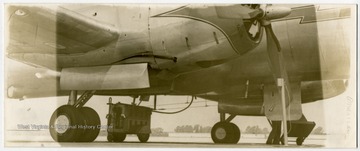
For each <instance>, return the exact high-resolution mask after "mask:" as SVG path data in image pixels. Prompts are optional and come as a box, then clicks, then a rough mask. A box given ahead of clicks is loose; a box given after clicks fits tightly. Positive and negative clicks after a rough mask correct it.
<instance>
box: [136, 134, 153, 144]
mask: <svg viewBox="0 0 360 151" xmlns="http://www.w3.org/2000/svg"><path fill="white" fill-rule="evenodd" d="M137 137H138V139H139V141H140V142H142V143H146V142H147V141H148V140H149V138H150V134H147V133H140V134H137Z"/></svg>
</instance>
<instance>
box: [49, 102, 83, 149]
mask: <svg viewBox="0 0 360 151" xmlns="http://www.w3.org/2000/svg"><path fill="white" fill-rule="evenodd" d="M79 113H80V112H79V111H78V110H77V109H76V108H75V107H73V106H70V105H63V106H61V107H59V108H57V109H56V110H55V111H54V113H53V114H52V115H51V118H50V122H49V131H50V135H51V137H52V138H53V139H54V141H57V142H75V141H77V137H78V136H79V134H81V131H80V130H79V129H78V125H82V124H84V123H83V122H84V121H83V120H82V118H81V117H80V116H79ZM58 118H60V119H64V120H67V122H68V123H66V124H68V125H62V124H57V123H56V121H58V120H60V119H58ZM58 128H59V129H58ZM60 128H63V129H60Z"/></svg>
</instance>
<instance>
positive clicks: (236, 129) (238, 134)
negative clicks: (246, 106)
mask: <svg viewBox="0 0 360 151" xmlns="http://www.w3.org/2000/svg"><path fill="white" fill-rule="evenodd" d="M229 125H230V126H231V128H232V138H231V139H230V141H229V142H228V143H230V144H237V143H238V142H239V140H240V137H241V132H240V129H239V127H238V126H237V125H236V124H234V123H229Z"/></svg>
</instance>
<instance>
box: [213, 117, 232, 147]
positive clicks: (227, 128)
mask: <svg viewBox="0 0 360 151" xmlns="http://www.w3.org/2000/svg"><path fill="white" fill-rule="evenodd" d="M233 138H234V134H233V126H231V124H229V123H227V122H218V123H216V124H215V125H214V126H213V128H212V129H211V139H212V140H213V141H214V143H216V144H228V143H232V142H234V141H233V140H232V139H233Z"/></svg>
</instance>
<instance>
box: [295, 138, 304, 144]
mask: <svg viewBox="0 0 360 151" xmlns="http://www.w3.org/2000/svg"><path fill="white" fill-rule="evenodd" d="M303 142H304V138H303V137H298V138H296V145H299V146H300V145H302V144H303Z"/></svg>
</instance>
